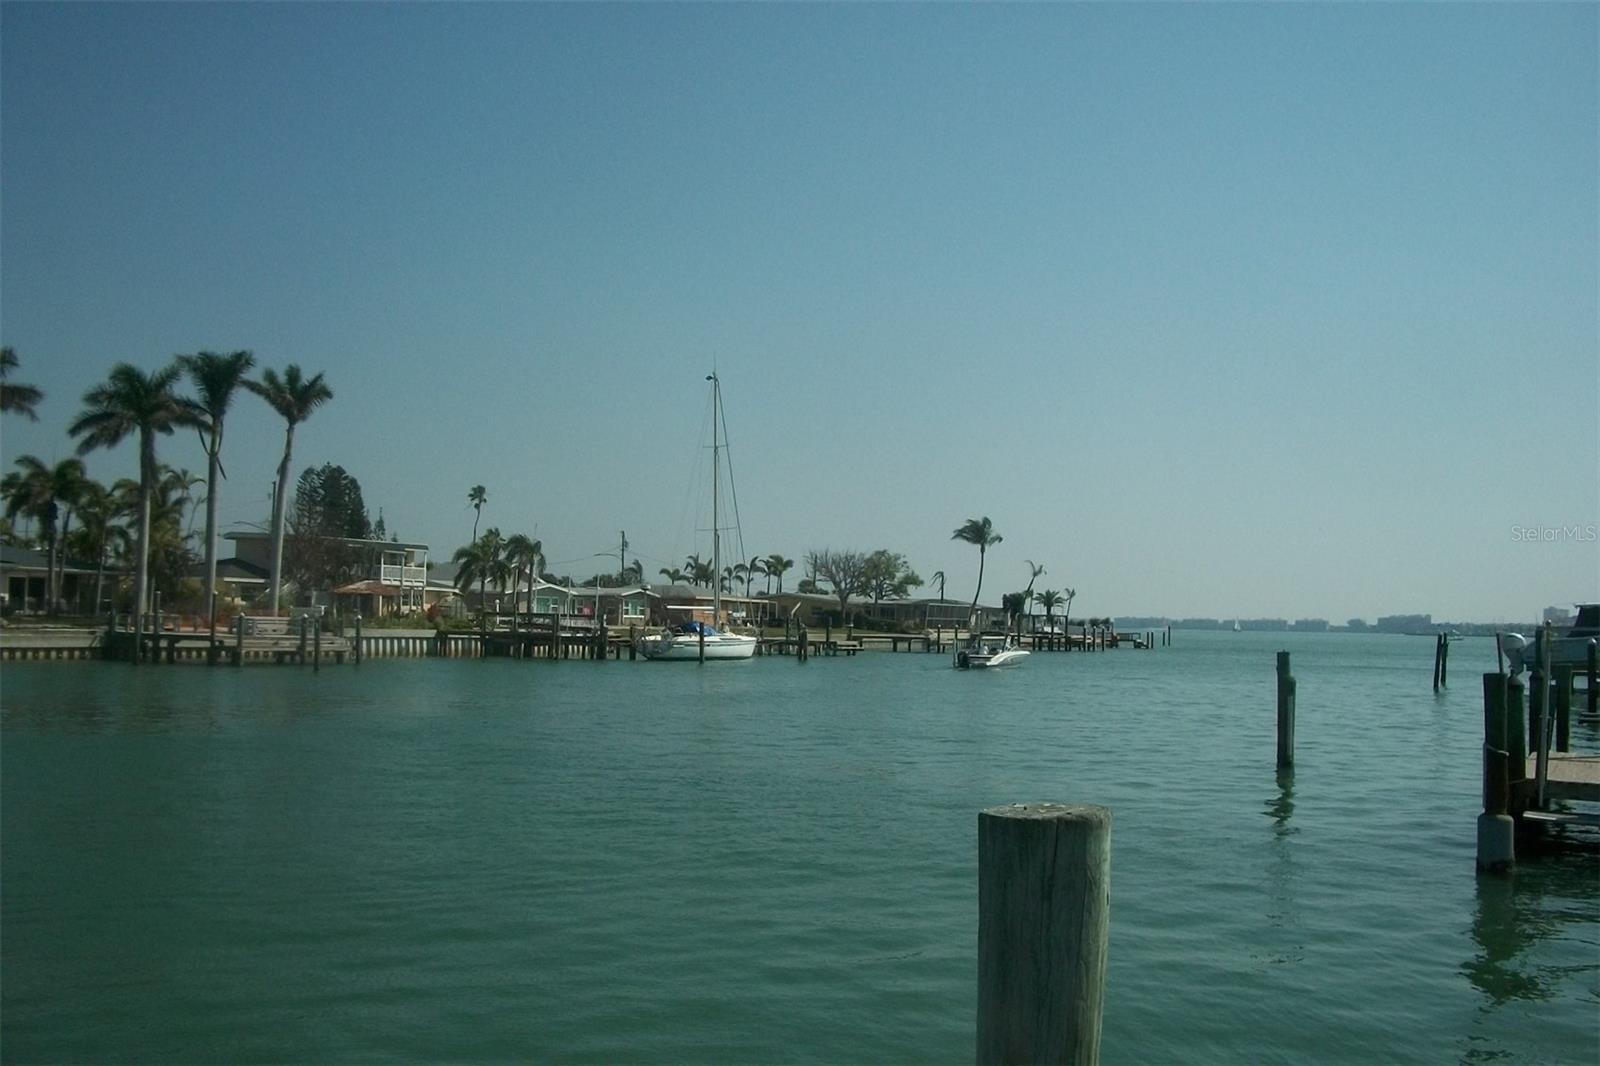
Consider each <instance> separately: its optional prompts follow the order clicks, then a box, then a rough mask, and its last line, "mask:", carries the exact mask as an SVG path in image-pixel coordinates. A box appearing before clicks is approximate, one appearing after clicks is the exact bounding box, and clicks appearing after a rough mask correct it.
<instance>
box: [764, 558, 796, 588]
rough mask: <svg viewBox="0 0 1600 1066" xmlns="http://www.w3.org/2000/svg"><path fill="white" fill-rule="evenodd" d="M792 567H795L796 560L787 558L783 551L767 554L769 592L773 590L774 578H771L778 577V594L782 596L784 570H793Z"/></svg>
mask: <svg viewBox="0 0 1600 1066" xmlns="http://www.w3.org/2000/svg"><path fill="white" fill-rule="evenodd" d="M792 569H794V560H793V559H785V558H784V557H783V555H782V553H780V552H774V553H773V554H771V555H769V556H767V559H766V573H767V579H768V580H767V591H768V592H771V591H772V580H771V579H772V578H777V579H778V595H780V596H782V595H783V574H784V571H786V570H792Z"/></svg>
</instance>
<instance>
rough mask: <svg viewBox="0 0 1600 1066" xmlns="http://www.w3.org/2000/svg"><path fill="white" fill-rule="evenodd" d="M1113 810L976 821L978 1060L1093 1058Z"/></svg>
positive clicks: (999, 815)
mask: <svg viewBox="0 0 1600 1066" xmlns="http://www.w3.org/2000/svg"><path fill="white" fill-rule="evenodd" d="M1110 896H1111V811H1110V810H1108V809H1107V808H1105V807H1095V806H1067V805H1064V804H1057V803H1038V804H1026V805H1022V804H1018V805H1014V806H1009V807H991V808H989V809H988V810H985V811H981V812H979V814H978V1041H977V1043H978V1047H977V1060H978V1062H979V1063H1022V1062H1026V1063H1034V1062H1068V1063H1088V1064H1094V1063H1098V1062H1099V1061H1100V1019H1101V1013H1102V1008H1103V1005H1104V1001H1105V979H1106V959H1107V936H1108V932H1109V929H1110V918H1111V904H1110Z"/></svg>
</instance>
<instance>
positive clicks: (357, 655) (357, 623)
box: [351, 612, 361, 665]
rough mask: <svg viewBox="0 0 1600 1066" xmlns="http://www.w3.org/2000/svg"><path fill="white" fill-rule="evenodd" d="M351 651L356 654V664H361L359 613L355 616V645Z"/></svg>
mask: <svg viewBox="0 0 1600 1066" xmlns="http://www.w3.org/2000/svg"><path fill="white" fill-rule="evenodd" d="M351 650H352V651H354V652H355V653H356V663H357V664H358V665H359V664H360V662H361V615H360V613H359V612H358V613H357V614H356V643H355V647H354V648H353V649H351Z"/></svg>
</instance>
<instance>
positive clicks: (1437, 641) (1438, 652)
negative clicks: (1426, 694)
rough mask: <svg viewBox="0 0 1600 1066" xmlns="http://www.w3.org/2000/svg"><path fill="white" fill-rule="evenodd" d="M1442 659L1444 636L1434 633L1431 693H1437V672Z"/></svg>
mask: <svg viewBox="0 0 1600 1066" xmlns="http://www.w3.org/2000/svg"><path fill="white" fill-rule="evenodd" d="M1443 659H1444V634H1443V633H1436V634H1434V637H1433V691H1435V692H1438V691H1439V670H1440V664H1441V663H1442V661H1443Z"/></svg>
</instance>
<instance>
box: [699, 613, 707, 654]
mask: <svg viewBox="0 0 1600 1066" xmlns="http://www.w3.org/2000/svg"><path fill="white" fill-rule="evenodd" d="M699 636H700V661H701V662H702V663H703V662H705V661H706V627H705V625H704V623H702V624H701V626H700V633H699Z"/></svg>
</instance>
